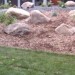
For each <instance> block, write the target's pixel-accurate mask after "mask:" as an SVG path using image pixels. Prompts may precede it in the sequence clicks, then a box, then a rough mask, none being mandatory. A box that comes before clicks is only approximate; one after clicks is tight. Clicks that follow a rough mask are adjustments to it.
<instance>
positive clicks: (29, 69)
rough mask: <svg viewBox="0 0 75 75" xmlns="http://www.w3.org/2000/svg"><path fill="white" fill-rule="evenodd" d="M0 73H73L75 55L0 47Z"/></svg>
mask: <svg viewBox="0 0 75 75" xmlns="http://www.w3.org/2000/svg"><path fill="white" fill-rule="evenodd" d="M0 75H75V56H72V55H71V56H69V55H58V54H53V53H46V52H36V51H27V50H23V49H14V48H13V49H12V48H5V47H0Z"/></svg>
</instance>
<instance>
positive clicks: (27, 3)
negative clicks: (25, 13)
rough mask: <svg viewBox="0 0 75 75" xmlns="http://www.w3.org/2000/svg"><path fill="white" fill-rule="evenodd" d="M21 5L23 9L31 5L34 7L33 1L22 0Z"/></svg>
mask: <svg viewBox="0 0 75 75" xmlns="http://www.w3.org/2000/svg"><path fill="white" fill-rule="evenodd" d="M21 7H22V8H23V9H29V8H33V7H34V3H32V2H24V3H23V4H22V5H21Z"/></svg>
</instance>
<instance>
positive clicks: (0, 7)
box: [0, 4, 10, 9]
mask: <svg viewBox="0 0 75 75" xmlns="http://www.w3.org/2000/svg"><path fill="white" fill-rule="evenodd" d="M9 7H10V5H9V4H4V5H3V4H1V5H0V9H7V8H9Z"/></svg>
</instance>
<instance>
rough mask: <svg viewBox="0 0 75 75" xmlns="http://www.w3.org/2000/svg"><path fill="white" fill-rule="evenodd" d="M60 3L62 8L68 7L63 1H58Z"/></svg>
mask: <svg viewBox="0 0 75 75" xmlns="http://www.w3.org/2000/svg"><path fill="white" fill-rule="evenodd" d="M58 5H59V6H60V7H62V8H66V6H65V3H64V2H62V1H58Z"/></svg>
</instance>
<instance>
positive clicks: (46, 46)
mask: <svg viewBox="0 0 75 75" xmlns="http://www.w3.org/2000/svg"><path fill="white" fill-rule="evenodd" d="M68 12H69V11H57V14H58V16H55V17H51V11H47V12H43V13H44V14H46V15H47V16H48V17H51V20H52V22H49V23H45V24H37V25H34V24H30V26H31V27H32V30H33V31H32V32H31V33H30V34H27V35H24V36H11V35H7V34H5V33H3V28H4V27H5V26H4V25H3V24H0V45H1V46H8V47H19V48H27V49H33V50H42V51H49V52H57V53H69V54H75V35H72V36H69V35H60V34H57V33H56V32H55V28H56V27H57V26H59V25H60V24H62V23H66V24H68V25H72V26H75V19H74V18H70V17H69V16H68ZM20 22H25V20H21V21H20Z"/></svg>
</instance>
